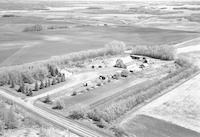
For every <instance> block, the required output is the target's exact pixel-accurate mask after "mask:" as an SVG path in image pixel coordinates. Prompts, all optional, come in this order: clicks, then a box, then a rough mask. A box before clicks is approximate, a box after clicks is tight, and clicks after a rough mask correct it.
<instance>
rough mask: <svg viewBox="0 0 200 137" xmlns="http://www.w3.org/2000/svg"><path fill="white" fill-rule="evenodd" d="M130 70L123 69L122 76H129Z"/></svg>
mask: <svg viewBox="0 0 200 137" xmlns="http://www.w3.org/2000/svg"><path fill="white" fill-rule="evenodd" d="M128 75H129V71H128V70H122V72H121V77H128Z"/></svg>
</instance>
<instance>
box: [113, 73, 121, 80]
mask: <svg viewBox="0 0 200 137" xmlns="http://www.w3.org/2000/svg"><path fill="white" fill-rule="evenodd" d="M112 78H113V79H119V78H120V73H118V72H117V73H115V74H114V75H112Z"/></svg>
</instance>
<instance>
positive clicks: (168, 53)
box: [132, 45, 175, 60]
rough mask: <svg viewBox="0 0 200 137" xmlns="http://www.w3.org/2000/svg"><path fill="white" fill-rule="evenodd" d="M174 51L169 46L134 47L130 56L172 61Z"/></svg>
mask: <svg viewBox="0 0 200 137" xmlns="http://www.w3.org/2000/svg"><path fill="white" fill-rule="evenodd" d="M174 53H175V50H174V48H173V47H171V46H167V45H166V46H135V47H133V48H132V54H135V55H142V56H148V57H151V58H156V59H162V60H173V59H174Z"/></svg>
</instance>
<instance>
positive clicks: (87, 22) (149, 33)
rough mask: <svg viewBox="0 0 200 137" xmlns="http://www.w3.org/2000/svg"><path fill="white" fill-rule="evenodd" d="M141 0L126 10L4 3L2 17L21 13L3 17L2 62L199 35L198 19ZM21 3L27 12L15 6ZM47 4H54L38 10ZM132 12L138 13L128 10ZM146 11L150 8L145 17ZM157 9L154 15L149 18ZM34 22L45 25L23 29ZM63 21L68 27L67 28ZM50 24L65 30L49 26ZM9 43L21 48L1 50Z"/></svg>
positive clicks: (101, 4) (103, 5)
mask: <svg viewBox="0 0 200 137" xmlns="http://www.w3.org/2000/svg"><path fill="white" fill-rule="evenodd" d="M138 3H139V4H138ZM138 3H137V4H138V6H136V5H137V4H136V3H131V2H125V3H124V5H123V8H124V11H123V10H121V8H122V7H121V6H120V5H119V3H117V2H114V3H112V4H113V5H112V6H110V5H111V3H110V2H107V3H104V2H98V3H95V4H91V3H84V2H81V3H73V2H68V3H62V2H58V3H40V4H35V3H33V4H32V5H31V4H30V3H24V4H23V3H20V5H19V3H18V4H17V3H13V4H8V3H1V4H0V5H1V6H0V7H1V10H0V16H3V15H5V14H8V15H16V16H14V17H0V31H1V34H0V41H1V42H0V52H4V54H0V58H1V59H0V66H6V65H16V64H22V63H27V62H32V61H37V60H43V59H47V58H49V57H52V56H57V55H63V54H67V53H70V52H76V51H80V50H86V49H95V48H100V47H102V46H103V45H105V44H106V43H108V42H111V41H113V40H118V41H124V42H125V43H126V44H127V45H128V46H134V45H151V46H154V45H166V44H176V43H179V42H182V41H186V40H189V39H193V38H196V37H199V36H200V35H199V33H198V28H196V30H195V29H191V30H190V27H191V26H192V27H193V26H194V25H193V24H192V25H187V24H184V23H183V24H181V22H177V21H176V19H177V20H178V19H179V18H180V16H182V14H181V13H180V15H179V14H178V13H174V12H176V10H174V11H171V10H166V11H163V13H162V14H163V16H162V17H159V16H160V15H156V14H157V11H161V9H159V7H156V6H154V5H151V6H150V7H149V8H141V5H142V4H141V3H140V2H138ZM37 5H38V6H37ZM174 5H175V3H174ZM135 6H136V7H135ZM19 7H21V9H22V10H25V11H16V10H17V9H19ZM47 7H50V8H49V9H48V10H47V9H46V10H39V9H45V8H47ZM64 7H65V8H64ZM133 7H135V8H133ZM51 8H52V9H51ZM59 8H60V9H59ZM104 8H105V9H104ZM123 8H122V9H123ZM154 8H155V9H154ZM166 8H168V7H167V6H166ZM30 9H31V10H34V13H33V12H32V11H31V12H30V11H29V10H30ZM66 9H67V10H66ZM128 9H134V10H136V11H135V12H133V11H129V10H128ZM138 9H139V11H138ZM12 10H14V11H12ZM102 11H103V12H102ZM129 12H131V13H132V12H133V13H134V14H129ZM138 12H139V13H138ZM141 13H145V15H146V16H144V15H143V14H141ZM155 13H156V14H155ZM168 13H170V14H168ZM152 14H154V15H155V18H152V20H151V21H148V20H149V19H151V15H152ZM174 14H175V15H174ZM176 14H178V15H176ZM172 15H173V16H172ZM168 17H170V18H172V17H175V19H174V20H172V22H171V20H169V18H168ZM160 18H162V19H160ZM124 22H126V23H124ZM145 22H151V23H152V24H154V23H156V24H157V25H151V24H150V25H148V24H146V27H145ZM173 22H175V24H178V25H182V27H181V30H182V31H180V30H175V29H173V25H171V26H172V27H169V28H167V26H168V25H170V24H173ZM162 23H164V26H165V27H164V28H165V29H159V28H158V27H156V26H160V25H161V26H162ZM35 24H40V25H42V27H43V30H42V31H40V32H23V30H24V28H26V27H30V26H33V25H35ZM197 25H198V24H197ZM63 26H64V27H66V28H62V27H63ZM49 27H58V28H59V27H61V28H62V29H53V30H50V29H48V28H49ZM184 29H185V30H184ZM5 45H9V49H10V50H14V49H15V48H16V47H17V48H19V50H18V51H17V52H16V53H15V52H12V53H11V51H9V50H4V51H2V50H3V49H4V47H5ZM5 54H7V55H6V56H5Z"/></svg>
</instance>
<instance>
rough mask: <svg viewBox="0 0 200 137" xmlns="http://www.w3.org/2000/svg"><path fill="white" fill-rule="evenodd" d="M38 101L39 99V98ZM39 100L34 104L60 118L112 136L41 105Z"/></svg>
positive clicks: (109, 136) (106, 135) (107, 136)
mask: <svg viewBox="0 0 200 137" xmlns="http://www.w3.org/2000/svg"><path fill="white" fill-rule="evenodd" d="M37 101H38V100H37ZM37 101H35V102H34V104H33V105H34V106H36V107H38V108H40V109H42V110H45V111H47V112H49V113H51V114H54V115H56V116H58V117H60V118H65V119H67V120H69V121H71V122H73V123H76V124H79V125H81V126H82V127H86V128H90V129H92V130H95V131H96V132H98V133H101V134H104V135H105V136H104V137H112V136H111V135H109V134H107V133H106V132H103V131H102V130H100V129H98V128H94V127H91V126H88V125H85V124H82V123H81V122H79V121H76V120H71V119H69V118H67V117H66V116H65V115H64V114H61V113H59V112H56V111H54V110H51V109H49V108H46V107H44V106H42V105H40V103H37Z"/></svg>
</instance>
